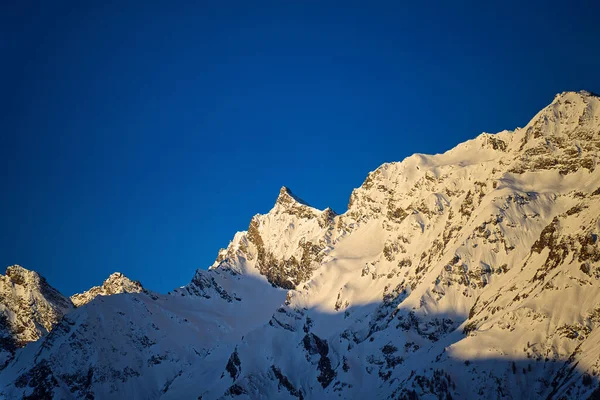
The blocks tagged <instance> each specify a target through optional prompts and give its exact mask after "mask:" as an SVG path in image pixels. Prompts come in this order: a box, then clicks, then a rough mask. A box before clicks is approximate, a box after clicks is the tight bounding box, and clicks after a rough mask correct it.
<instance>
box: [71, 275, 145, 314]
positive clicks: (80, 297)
mask: <svg viewBox="0 0 600 400" xmlns="http://www.w3.org/2000/svg"><path fill="white" fill-rule="evenodd" d="M143 291H144V288H143V287H142V284H141V283H140V282H139V281H132V280H131V279H129V278H127V277H126V276H125V275H123V274H122V273H120V272H114V273H112V274H111V275H110V276H109V277H108V278H107V279H106V280H105V281H104V283H103V284H102V285H101V286H94V287H92V288H90V289H89V290H88V291H85V292H83V293H78V294H74V295H73V296H71V301H72V302H73V304H74V305H75V307H80V306H82V305H84V304H87V303H89V302H90V301H92V300H94V299H95V298H96V296H110V295H112V294H120V293H140V292H143Z"/></svg>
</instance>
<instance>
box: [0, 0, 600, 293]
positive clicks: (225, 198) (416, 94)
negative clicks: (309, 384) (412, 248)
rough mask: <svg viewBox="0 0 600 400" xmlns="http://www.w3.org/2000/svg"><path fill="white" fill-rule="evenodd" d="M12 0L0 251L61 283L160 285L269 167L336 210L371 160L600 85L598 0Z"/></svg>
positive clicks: (71, 287)
mask: <svg viewBox="0 0 600 400" xmlns="http://www.w3.org/2000/svg"><path fill="white" fill-rule="evenodd" d="M9 3H10V4H9ZM9 3H6V4H5V5H4V6H3V8H2V11H1V13H0V54H1V60H2V61H1V63H0V73H1V75H0V77H1V78H0V89H1V94H2V95H1V97H0V98H1V100H0V168H1V173H0V189H1V190H2V196H1V200H0V264H4V265H5V266H7V265H12V264H21V265H23V266H24V267H26V268H29V269H34V270H37V271H38V272H40V273H41V274H42V275H44V276H46V278H47V279H48V280H49V282H50V283H51V284H52V285H54V286H55V287H57V288H58V289H59V290H61V291H62V292H63V293H65V294H67V295H70V294H73V293H74V292H78V291H83V290H86V289H87V288H89V287H90V286H92V285H96V284H100V283H101V282H102V281H103V280H104V279H105V278H106V277H107V276H108V275H109V274H110V273H111V272H114V271H120V272H123V273H125V274H126V275H128V276H129V277H130V278H132V279H138V280H141V281H142V283H143V284H144V286H146V287H147V288H149V289H153V290H157V291H160V292H167V291H169V290H171V289H173V288H175V287H177V286H181V285H184V284H186V283H188V282H189V281H190V279H191V278H192V276H193V273H194V271H195V269H197V268H206V267H208V266H209V265H210V264H211V263H212V262H213V260H214V259H215V257H216V254H217V251H218V249H219V248H220V247H225V246H227V244H228V242H229V240H230V239H231V238H232V237H233V235H234V233H235V232H236V231H238V230H245V229H246V228H247V226H248V223H249V221H250V218H251V217H252V215H254V214H256V213H264V212H267V211H268V210H269V209H270V208H271V207H272V205H273V204H274V202H275V199H276V197H277V194H278V191H279V188H280V187H281V186H282V185H286V186H288V187H290V188H291V189H292V190H293V191H294V192H295V193H296V194H297V195H299V196H300V197H302V198H304V199H305V200H306V201H308V202H309V203H311V204H313V205H315V206H316V207H319V208H325V207H327V206H331V207H332V208H333V209H334V210H336V211H338V212H344V211H345V209H346V205H347V202H348V198H349V196H350V193H351V191H352V189H353V188H355V187H358V186H360V184H361V183H362V181H363V180H364V178H365V177H366V175H367V173H368V172H369V171H371V170H373V169H375V168H377V167H378V166H379V165H380V164H382V163H384V162H389V161H400V160H402V159H403V158H404V157H406V156H408V155H410V154H412V153H415V152H419V153H439V152H443V151H445V150H448V149H449V148H451V147H453V146H454V145H456V144H458V143H459V142H462V141H464V140H466V139H469V138H472V137H474V136H476V135H477V134H479V133H480V132H482V131H486V132H496V131H500V130H503V129H513V128H515V127H517V126H523V125H525V124H526V123H527V121H528V120H529V119H530V118H531V117H532V116H533V115H534V114H535V113H536V112H537V111H538V110H539V109H541V108H542V107H543V106H545V105H547V104H548V103H549V102H550V101H552V98H553V96H554V94H555V93H557V92H562V91H565V90H580V89H587V90H590V91H596V92H598V91H600V72H599V71H600V23H599V21H598V16H599V15H600V5H599V4H600V2H598V1H588V2H577V1H575V2H567V1H561V2H556V3H554V4H553V3H552V2H548V1H546V2H523V1H518V2H514V3H511V2H481V1H477V2H470V3H460V2H445V3H447V5H439V4H436V3H435V2H419V1H413V2H403V1H389V2H379V1H363V2H361V3H359V2H353V1H344V2H328V1H289V0H281V1H273V2H262V1H256V2H255V1H250V2H248V1H224V2H223V1H198V2H176V1H168V2H167V1H165V2H163V3H162V4H160V3H155V2H152V1H150V2H144V3H141V2H127V1H116V2H112V1H109V2H104V1H96V2H92V1H90V2H79V1H71V2H70V3H71V4H70V5H69V4H68V3H64V2H60V1H59V2H51V1H46V2H40V3H35V2H28V1H25V0H24V1H13V2H9ZM82 3H96V5H89V6H86V5H82ZM191 3H195V4H194V5H190V4H191ZM405 3H407V4H405ZM450 3H452V5H450ZM481 3H502V4H501V5H500V4H496V5H485V4H481ZM142 4H143V5H142ZM17 7H18V8H17ZM0 272H3V270H2V271H0Z"/></svg>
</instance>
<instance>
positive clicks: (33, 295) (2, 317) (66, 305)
mask: <svg viewBox="0 0 600 400" xmlns="http://www.w3.org/2000/svg"><path fill="white" fill-rule="evenodd" d="M72 308H73V304H72V303H71V301H70V300H69V299H68V298H66V297H64V296H63V295H62V294H60V293H59V292H58V291H57V290H56V289H54V288H53V287H52V286H50V285H49V284H48V283H47V282H46V280H45V279H44V278H43V277H41V276H39V275H38V274H37V273H36V272H34V271H29V270H27V269H25V268H23V267H21V266H19V265H13V266H11V267H8V268H7V269H6V275H2V274H0V369H2V368H3V367H4V365H5V363H6V362H8V361H9V360H10V359H11V358H12V356H13V354H14V353H15V351H16V350H17V349H18V348H20V347H23V346H24V345H25V344H27V343H29V342H33V341H35V340H38V339H39V338H40V337H42V336H43V335H44V334H46V333H48V332H49V331H50V330H51V329H52V327H53V326H54V325H55V324H56V323H58V321H60V319H61V318H62V317H63V315H65V314H66V313H67V312H69V311H70V310H71V309H72Z"/></svg>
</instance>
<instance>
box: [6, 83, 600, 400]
mask: <svg viewBox="0 0 600 400" xmlns="http://www.w3.org/2000/svg"><path fill="white" fill-rule="evenodd" d="M599 154H600V99H599V98H598V97H597V96H595V95H592V94H590V93H587V92H579V93H575V92H566V93H562V94H560V95H557V96H556V98H555V99H554V101H553V102H552V103H551V104H550V105H549V106H547V107H546V108H544V109H543V110H542V111H540V112H539V113H538V114H537V115H536V116H535V117H534V118H533V119H532V120H531V121H530V122H529V123H528V124H527V125H526V126H525V127H524V128H519V129H516V130H514V131H503V132H500V133H497V134H488V133H483V134H481V135H479V136H478V137H476V138H475V139H473V140H469V141H467V142H465V143H462V144H459V145H458V146H456V147H455V148H454V149H452V150H449V151H448V152H446V153H444V154H438V155H423V154H415V155H413V156H411V157H408V158H407V159H405V160H404V161H402V162H398V163H389V164H384V165H382V166H381V167H379V168H378V169H377V170H375V171H373V172H371V173H370V174H369V175H368V177H367V179H366V180H365V182H364V183H363V185H362V186H361V187H360V188H357V189H355V190H354V191H353V193H352V195H351V198H350V202H349V206H348V210H347V211H346V212H345V213H344V214H341V215H337V214H335V213H334V212H333V211H332V210H330V209H326V210H324V211H320V210H317V209H315V208H313V207H311V206H309V205H308V204H307V203H306V202H304V201H303V200H301V199H300V198H299V197H297V196H296V195H294V194H293V193H292V192H291V191H290V190H289V189H287V188H285V187H283V188H282V189H281V191H280V193H279V196H278V198H277V200H276V202H275V205H274V207H273V209H272V210H271V211H269V212H268V213H267V214H264V215H256V216H254V217H253V218H252V220H251V222H250V225H249V228H248V230H247V231H245V232H238V233H237V234H236V235H235V236H234V238H233V240H232V241H231V243H230V244H229V246H228V247H227V248H226V249H222V250H221V251H220V252H219V254H218V257H217V260H216V261H215V263H214V264H213V265H212V266H211V267H210V268H209V269H208V270H198V271H197V272H196V274H195V276H194V278H193V279H192V281H191V283H190V284H188V285H186V286H184V287H181V288H178V289H176V290H174V291H173V293H172V294H170V295H166V296H162V295H154V294H149V293H147V292H143V291H142V292H141V293H137V294H129V295H125V296H111V297H100V298H98V300H96V301H94V302H91V303H89V304H86V305H84V306H82V307H79V308H78V309H77V310H75V311H74V312H72V313H70V314H69V315H67V316H66V317H64V318H63V320H62V322H60V323H59V324H58V325H56V328H55V329H54V330H53V331H52V333H51V334H49V335H47V336H45V337H44V338H43V339H42V340H39V341H37V342H35V343H32V344H30V345H28V346H27V347H26V348H25V349H24V350H22V351H21V353H20V356H19V357H18V358H16V359H15V360H14V361H13V362H11V363H10V364H9V366H8V367H7V368H6V369H5V370H4V371H3V372H2V373H0V381H3V383H4V382H5V383H6V385H5V387H6V388H5V389H0V394H4V395H6V396H9V397H15V396H16V397H19V396H22V395H38V396H41V395H44V394H49V395H54V396H56V397H58V398H63V397H64V398H69V397H73V396H74V397H77V398H84V397H90V398H91V397H93V396H95V397H111V398H126V397H128V398H131V397H133V398H159V397H160V398H164V399H167V398H174V399H175V398H198V397H201V398H203V399H214V398H229V397H241V398H273V397H288V398H338V397H341V398H362V397H365V398H374V397H375V398H398V399H399V398H428V396H429V397H431V398H442V399H446V398H481V399H487V398H497V397H507V398H573V399H576V398H587V397H588V396H590V395H592V393H593V392H594V391H595V390H596V387H597V386H598V378H597V376H598V374H600V346H599V345H598V343H600V336H599V335H600V329H598V326H599V325H600V248H599V245H598V235H599V234H600V219H599V218H600V217H599V216H600V169H599V168H598V161H599ZM125 286H127V285H125ZM118 287H121V286H118ZM123 287H124V286H123ZM92 290H94V289H92ZM114 290H115V289H110V290H109V291H111V292H114ZM119 290H120V289H119ZM123 291H132V292H133V291H135V290H125V289H123ZM140 291H141V287H140ZM94 293H95V294H94V296H95V295H97V294H103V293H108V291H107V290H104V292H103V293H100V291H98V290H96V291H95V292H94ZM74 302H75V300H74ZM80 304H82V303H80ZM0 387H1V386H0Z"/></svg>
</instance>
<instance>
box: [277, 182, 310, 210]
mask: <svg viewBox="0 0 600 400" xmlns="http://www.w3.org/2000/svg"><path fill="white" fill-rule="evenodd" d="M275 205H280V206H283V207H290V206H295V205H303V206H307V207H311V206H310V205H309V204H308V203H307V202H305V201H304V200H302V199H301V198H300V197H298V196H296V195H295V194H294V193H292V190H291V189H289V188H287V187H285V186H282V187H281V189H280V190H279V196H277V201H276V202H275Z"/></svg>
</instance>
